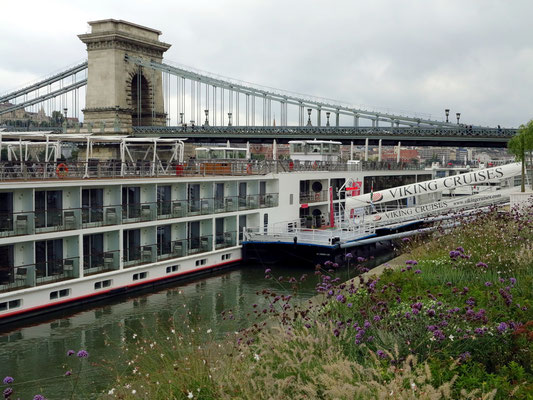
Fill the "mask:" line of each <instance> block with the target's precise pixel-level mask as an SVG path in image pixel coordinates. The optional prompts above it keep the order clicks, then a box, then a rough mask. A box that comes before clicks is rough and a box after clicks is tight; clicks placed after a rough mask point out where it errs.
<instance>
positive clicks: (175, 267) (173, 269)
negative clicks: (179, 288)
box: [167, 265, 180, 274]
mask: <svg viewBox="0 0 533 400" xmlns="http://www.w3.org/2000/svg"><path fill="white" fill-rule="evenodd" d="M179 268H180V266H179V265H171V266H168V267H167V274H170V273H171V272H176V271H177V270H178V269H179Z"/></svg>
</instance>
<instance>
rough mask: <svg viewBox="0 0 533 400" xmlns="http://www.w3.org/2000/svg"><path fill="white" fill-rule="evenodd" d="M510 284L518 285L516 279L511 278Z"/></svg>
mask: <svg viewBox="0 0 533 400" xmlns="http://www.w3.org/2000/svg"><path fill="white" fill-rule="evenodd" d="M509 282H511V286H514V285H516V279H515V278H509Z"/></svg>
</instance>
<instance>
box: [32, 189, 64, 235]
mask: <svg viewBox="0 0 533 400" xmlns="http://www.w3.org/2000/svg"><path fill="white" fill-rule="evenodd" d="M62 213H63V192H62V191H61V190H46V191H45V190H39V191H36V192H35V227H36V228H47V227H51V226H59V225H61V224H62V220H63V219H62Z"/></svg>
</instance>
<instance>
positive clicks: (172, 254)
mask: <svg viewBox="0 0 533 400" xmlns="http://www.w3.org/2000/svg"><path fill="white" fill-rule="evenodd" d="M234 233H235V232H234ZM156 247H157V261H163V260H169V259H172V258H180V257H186V256H189V255H193V254H201V253H206V252H208V251H212V250H213V235H203V236H198V237H193V238H189V239H177V240H172V241H169V242H165V243H159V244H158V245H156ZM226 247H229V246H226ZM217 248H218V247H217Z"/></svg>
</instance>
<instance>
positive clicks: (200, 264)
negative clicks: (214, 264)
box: [195, 258, 207, 267]
mask: <svg viewBox="0 0 533 400" xmlns="http://www.w3.org/2000/svg"><path fill="white" fill-rule="evenodd" d="M195 264H196V266H197V267H200V266H202V265H205V264H207V258H202V259H201V260H196V262H195Z"/></svg>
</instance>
